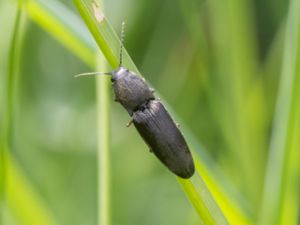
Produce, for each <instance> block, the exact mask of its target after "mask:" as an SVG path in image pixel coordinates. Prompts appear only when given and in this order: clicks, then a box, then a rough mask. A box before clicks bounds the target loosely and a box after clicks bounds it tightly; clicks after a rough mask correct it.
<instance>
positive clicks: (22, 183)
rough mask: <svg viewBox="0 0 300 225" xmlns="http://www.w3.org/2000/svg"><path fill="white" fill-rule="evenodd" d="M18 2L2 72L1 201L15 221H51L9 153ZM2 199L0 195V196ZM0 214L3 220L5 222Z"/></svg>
mask: <svg viewBox="0 0 300 225" xmlns="http://www.w3.org/2000/svg"><path fill="white" fill-rule="evenodd" d="M22 12H23V10H22V7H21V5H20V4H19V6H18V10H17V16H16V22H15V25H14V30H13V34H12V39H11V45H10V49H9V56H8V64H9V65H8V71H7V76H6V85H5V92H6V93H5V94H6V98H5V101H4V105H5V107H3V108H4V109H5V112H4V113H3V115H2V117H3V118H2V119H3V126H2V127H1V129H2V130H1V138H0V142H1V143H0V151H1V160H2V161H1V173H2V174H1V188H2V189H1V191H2V192H3V193H2V195H3V196H1V197H2V198H4V203H5V205H6V206H7V208H8V209H9V210H10V212H11V214H12V215H13V216H14V217H15V219H16V221H18V222H19V223H20V224H24V225H29V224H30V225H38V224H45V225H54V224H56V223H55V221H54V219H53V216H52V215H51V214H50V213H49V211H48V210H47V208H46V207H45V205H44V204H43V201H42V200H41V199H40V198H39V196H38V195H37V194H36V193H35V191H34V190H33V189H32V186H31V185H30V184H29V182H28V181H27V180H26V178H25V176H24V175H23V174H22V172H21V170H20V169H19V168H18V166H17V164H16V163H15V162H14V160H13V158H12V157H11V153H10V152H11V151H10V145H11V140H12V133H13V131H12V129H13V115H14V113H13V112H14V105H15V100H16V98H15V94H16V91H17V90H16V89H17V85H16V84H17V81H18V76H17V74H18V73H19V71H18V70H19V56H20V52H21V41H22V34H23V29H24V22H25V21H24V16H23V13H22ZM1 201H3V199H1ZM3 220H4V218H1V222H3V224H5V223H6V221H5V220H4V221H3Z"/></svg>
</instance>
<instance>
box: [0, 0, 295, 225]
mask: <svg viewBox="0 0 300 225" xmlns="http://www.w3.org/2000/svg"><path fill="white" fill-rule="evenodd" d="M32 1H34V0H32ZM22 2H23V3H28V2H30V1H29V0H28V1H27V0H24V1H22ZM47 2H48V3H47V5H49V7H52V9H54V11H55V12H56V13H57V14H54V15H52V16H53V18H54V19H57V20H59V17H69V18H71V19H70V21H72V23H73V24H68V26H73V25H74V26H75V27H77V26H78V27H80V30H78V32H77V33H74V34H73V35H74V36H75V37H76V38H78V40H84V41H87V42H85V45H86V46H89V50H87V51H84V50H83V48H82V47H81V46H80V45H76V46H75V45H73V44H74V43H73V42H72V41H70V40H69V39H65V40H64V44H62V43H61V41H59V40H57V39H56V38H55V35H53V32H61V33H62V35H64V32H68V30H61V29H57V30H53V29H52V28H53V27H55V24H48V26H43V25H41V24H43V22H45V21H46V20H45V21H42V19H41V17H39V16H38V15H36V17H34V16H32V13H30V12H29V11H28V10H32V11H31V12H33V11H34V10H35V9H34V8H26V7H24V8H23V14H22V21H23V22H22V32H21V35H20V37H19V38H20V44H19V51H18V52H19V54H18V57H17V58H16V59H15V60H16V61H15V71H16V76H15V78H14V80H13V82H14V85H13V89H9V88H8V86H7V79H8V71H9V68H8V65H9V51H10V46H11V41H12V34H13V30H14V21H15V17H16V12H17V10H16V9H17V1H13V0H9V1H0V27H1V32H0V75H1V76H0V127H1V133H0V135H1V139H0V140H1V143H0V144H1V145H0V147H1V149H0V150H1V155H0V156H1V158H0V159H1V161H0V169H1V174H0V175H1V182H2V181H3V179H2V175H3V172H4V171H5V170H4V171H3V169H8V168H10V170H11V171H13V172H12V173H8V174H10V176H12V178H14V179H16V180H17V181H18V182H15V183H10V184H11V185H14V187H16V186H17V187H18V188H20V189H21V190H22V191H23V192H22V193H23V195H22V193H21V194H20V196H21V195H22V196H27V197H28V198H25V199H24V198H18V197H15V198H14V199H13V202H14V203H15V205H2V206H3V207H2V209H1V214H0V215H1V216H0V219H1V220H2V221H4V224H5V225H16V224H29V222H28V221H31V220H30V219H32V218H29V217H31V214H30V213H26V212H27V211H25V209H26V203H27V204H28V205H31V206H32V207H33V208H34V207H36V208H39V209H40V211H37V212H36V213H38V214H39V216H36V218H33V221H35V223H37V224H42V223H39V222H38V221H39V220H44V223H43V224H74V225H77V224H78V225H81V224H85V225H89V224H96V223H97V195H98V193H97V153H96V148H97V147H96V145H97V144H96V143H97V140H96V137H97V134H96V132H97V127H96V124H97V123H96V120H97V117H96V115H97V109H96V99H95V93H96V92H95V82H94V79H93V78H91V79H84V80H80V79H73V75H75V74H78V73H81V72H86V71H91V70H92V69H93V68H91V67H90V66H91V65H92V63H88V62H90V59H91V58H92V57H93V56H94V55H95V52H96V51H97V48H96V47H95V46H96V44H95V42H94V40H93V39H92V37H91V36H90V34H89V32H88V30H87V29H86V28H85V27H84V25H83V24H81V21H80V19H79V16H78V14H77V12H76V10H75V7H74V5H73V2H72V1H71V0H64V1H61V2H56V1H53V0H47ZM290 2H297V0H291V1H284V0H276V1H271V0H262V1H260V0H223V1H216V0H175V1H174V0H163V1H162V0H144V1H138V0H122V1H120V0H110V1H106V2H105V3H104V4H105V7H106V12H107V13H106V16H107V18H109V20H110V21H111V22H112V26H113V27H114V28H115V30H120V25H121V22H122V21H126V38H125V46H126V49H127V51H128V52H129V54H130V55H131V57H132V58H133V61H134V62H135V64H136V65H137V66H138V69H139V71H141V73H142V74H143V76H144V77H145V78H146V80H148V81H149V82H150V83H151V84H152V85H153V86H154V87H155V89H156V90H158V91H159V93H160V95H161V96H162V97H163V98H164V100H165V101H166V102H167V103H168V105H170V106H172V108H173V110H174V111H175V112H176V114H177V115H178V117H179V118H180V119H181V121H182V123H183V126H184V127H187V128H188V129H189V130H190V132H191V134H192V136H193V137H195V138H196V140H197V142H198V143H201V145H202V146H203V149H202V150H203V151H205V153H206V154H207V155H208V156H209V157H210V158H211V159H210V160H209V161H208V160H207V162H209V164H208V165H206V166H208V167H210V168H214V170H216V171H222V173H221V174H222V181H220V183H221V184H222V183H223V184H224V189H225V186H226V188H228V186H229V187H230V188H231V191H232V192H236V193H238V194H237V195H236V196H242V197H241V199H240V201H239V202H240V203H241V204H242V205H240V206H239V207H240V208H241V209H243V210H245V212H246V214H247V215H249V217H250V218H251V220H253V221H254V222H253V223H254V224H257V223H258V222H257V221H259V220H260V221H268V224H270V225H273V224H274V225H275V224H289V225H290V224H292V225H296V224H299V223H300V222H299V221H297V220H299V218H300V217H299V199H300V198H299V189H300V188H299V170H300V168H299V167H300V166H299V164H300V163H298V162H295V161H294V160H292V159H290V158H289V157H291V156H290V155H288V156H287V155H285V154H284V152H283V155H282V157H283V158H284V157H286V158H287V160H285V161H284V160H282V161H281V160H278V161H276V162H278V163H279V164H280V165H279V166H280V168H283V170H282V171H283V174H284V175H282V180H281V182H282V183H281V184H282V185H279V184H278V183H277V184H276V185H277V186H274V188H278V190H279V192H277V194H276V196H274V198H276V199H277V200H278V201H277V203H276V204H278V205H276V206H278V207H279V208H280V207H281V206H282V209H283V210H282V211H283V213H281V212H280V213H277V211H276V210H278V208H276V209H275V210H274V211H272V210H271V213H269V214H268V215H267V216H265V215H262V212H265V211H266V210H265V209H262V208H261V205H262V204H261V203H262V201H263V199H264V205H266V206H268V204H270V202H268V198H266V197H265V196H264V193H266V191H267V192H268V191H270V190H271V189H270V188H269V189H268V186H266V188H265V191H264V183H265V180H270V178H269V179H268V177H267V178H265V174H267V175H268V176H275V175H276V174H272V162H271V163H270V161H272V157H269V155H271V154H272V150H273V149H272V148H270V142H271V137H273V136H274V134H273V132H274V126H273V124H276V123H280V122H274V118H275V119H277V120H280V119H281V117H280V116H277V117H274V114H275V109H276V107H275V105H276V104H278V102H277V97H278V93H281V92H280V91H279V87H281V86H282V85H279V83H280V80H281V78H280V77H286V76H289V75H290V76H291V77H293V76H294V77H295V79H294V81H293V83H292V84H291V86H290V88H287V89H290V90H297V89H300V84H299V76H300V75H299V74H300V73H299V69H298V67H297V66H295V65H296V64H295V65H294V64H293V63H291V64H289V63H288V61H289V59H290V60H296V62H297V59H298V60H299V51H300V50H299V46H298V45H299V41H298V40H299V37H298V36H297V34H298V32H299V28H300V27H299V21H298V20H299V18H298V16H297V14H300V8H299V4H298V5H297V4H296V3H294V5H293V7H290V8H294V10H291V9H289V4H290ZM58 4H59V5H60V4H62V5H63V6H65V8H66V9H65V10H62V9H63V8H61V7H57V5H58ZM37 12H40V13H41V15H42V16H43V15H44V14H43V12H42V11H39V10H37ZM73 18H74V19H73ZM287 18H289V20H288V19H287ZM287 20H288V22H287ZM297 25H298V27H297ZM287 27H288V29H287V31H286V28H287ZM47 28H48V29H47ZM297 28H298V30H297ZM51 29H52V30H51ZM291 29H292V30H291ZM70 30H71V29H70ZM288 31H289V32H288ZM51 32H52V34H51ZM287 39H288V40H291V41H286V40H287ZM284 40H285V41H284ZM297 43H298V45H297ZM289 44H290V45H292V47H291V46H288V45H289ZM287 49H288V50H287ZM293 51H295V52H296V53H294V52H293ZM283 52H285V53H283ZM81 53H82V54H81ZM289 57H291V58H289ZM283 58H285V61H284V60H283ZM95 59H96V58H95ZM283 61H284V62H285V64H284V66H285V67H286V69H285V70H283V72H281V70H282V69H281V68H282V62H283ZM288 68H290V70H292V71H289V72H286V71H288V70H289V69H288ZM291 79H292V78H291ZM293 93H294V95H293V97H291V98H289V97H288V98H287V101H289V100H290V101H291V102H292V106H293V107H294V108H293V107H291V109H292V110H291V111H288V112H287V113H286V114H283V121H284V119H287V120H288V121H292V122H287V123H292V125H291V126H288V128H287V129H290V130H288V131H287V132H284V135H286V136H285V137H282V136H279V138H283V142H285V141H287V143H286V145H287V146H286V149H298V150H299V140H297V137H298V136H299V135H300V134H299V132H300V131H299V130H300V129H299V127H300V122H299V121H300V120H299V114H300V113H299V110H300V109H299V108H300V107H299V91H298V92H297V91H294V92H293ZM9 94H12V95H13V98H12V100H11V101H12V102H9V103H7V101H6V99H7V95H9ZM288 96H289V95H288ZM297 96H298V97H297ZM112 99H113V96H112ZM8 105H10V107H11V109H12V111H9V113H10V115H9V118H12V124H11V132H10V133H9V137H10V138H9V140H3V134H4V133H5V132H6V131H5V127H4V128H3V124H7V123H9V121H7V120H9V119H8V115H6V113H5V112H7V107H8ZM278 107H280V105H279V106H278V105H277V108H278ZM287 110H290V109H287ZM289 112H291V114H289ZM111 114H112V115H111V117H112V121H111V127H112V131H111V141H112V142H111V143H112V148H111V152H110V153H111V162H110V164H111V172H112V184H111V190H110V192H111V195H112V203H111V209H112V212H111V213H112V215H113V217H112V224H116V225H117V224H122V225H126V224H130V225H134V224H143V225H153V224H174V225H182V224H199V223H200V222H199V219H198V217H197V214H196V213H195V210H194V209H193V207H192V206H191V205H190V204H189V202H188V201H187V200H186V199H185V197H184V195H183V194H182V190H181V189H180V186H179V185H178V182H177V181H176V179H174V177H173V176H171V175H170V173H169V171H167V170H166V169H165V168H164V167H163V166H162V165H161V164H160V162H159V161H158V160H157V159H156V158H155V157H153V156H152V154H149V152H148V147H147V146H146V145H145V143H144V142H143V141H142V139H141V138H139V136H138V134H137V132H136V131H135V129H134V128H133V127H130V128H127V127H126V126H125V124H126V123H127V122H128V121H129V119H130V118H129V116H128V115H127V113H126V112H125V111H124V109H123V108H122V107H120V106H119V105H118V104H112V109H111ZM297 115H298V116H297ZM290 118H291V120H290ZM283 123H284V122H283ZM284 125H285V123H284ZM284 125H283V127H285V126H284ZM276 129H278V128H276ZM277 132H278V131H277ZM289 135H290V136H289ZM187 139H190V136H189V134H187ZM273 142H274V140H272V143H273ZM5 143H6V144H7V145H4V144H5ZM4 147H5V149H4ZM269 150H270V152H269ZM4 151H5V153H4ZM291 152H292V153H291V154H293V155H292V156H299V154H298V155H297V151H296V150H293V151H291ZM295 152H296V153H295ZM7 153H8V154H9V155H10V156H9V157H5V160H4V158H3V156H4V154H7ZM194 154H196V155H197V156H198V154H197V152H195V153H194ZM199 155H201V154H200V153H199ZM10 158H11V160H10ZM5 162H6V163H5ZM4 163H5V164H4ZM273 163H274V162H273ZM285 163H287V165H285ZM267 164H268V166H267ZM273 166H274V165H273ZM266 168H268V170H269V171H268V173H266ZM284 168H287V169H286V170H285V169H284ZM282 171H281V172H282ZM286 171H287V172H286ZM218 174H220V173H219V172H218ZM289 175H292V179H291V177H289ZM4 178H5V177H4ZM4 180H6V178H5V179H4ZM284 182H286V183H284ZM285 184H286V185H285ZM0 185H1V186H2V188H1V189H0V191H1V196H4V197H5V198H7V199H8V198H10V197H11V198H13V197H14V196H16V195H15V194H14V191H16V190H15V189H13V188H11V189H9V190H8V189H6V190H5V188H4V189H3V183H0ZM9 187H10V186H9V185H7V188H9ZM282 187H283V188H282ZM281 188H282V189H281ZM287 191H288V192H287ZM3 192H4V194H3ZM16 193H20V192H17V191H16ZM274 193H276V192H274ZM10 194H11V195H10ZM281 202H282V205H280V204H281ZM16 208H18V209H19V210H14V209H16ZM23 208H24V210H22V209H23ZM272 213H273V214H278V215H277V216H279V218H276V219H275V217H272V216H274V215H272ZM29 214H30V216H29ZM282 214H283V215H282ZM268 217H271V218H273V220H276V221H275V222H274V221H272V219H270V218H268ZM24 218H26V219H24ZM285 218H289V221H288V223H286V221H285V220H284V219H285ZM46 220H47V221H46ZM270 221H272V222H270ZM268 224H264V225H268ZM30 225H32V223H31V224H30Z"/></svg>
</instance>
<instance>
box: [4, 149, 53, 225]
mask: <svg viewBox="0 0 300 225" xmlns="http://www.w3.org/2000/svg"><path fill="white" fill-rule="evenodd" d="M5 157H6V164H5V165H6V182H5V190H6V192H5V195H6V203H7V205H8V207H9V209H10V211H11V212H12V214H13V216H15V218H16V220H17V221H18V222H20V224H24V225H41V224H43V225H55V224H57V223H56V221H55V219H54V216H53V215H52V214H51V212H50V211H49V210H48V209H47V207H46V205H45V204H44V202H43V200H42V199H41V198H40V196H39V195H38V194H37V193H36V192H35V190H34V189H33V188H32V185H31V184H30V183H29V182H28V180H27V179H26V176H25V175H24V174H23V173H22V171H21V169H20V168H19V167H18V165H17V163H16V162H15V161H14V160H13V158H12V157H11V156H10V155H9V154H6V156H5Z"/></svg>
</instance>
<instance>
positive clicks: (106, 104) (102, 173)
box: [96, 1, 111, 225]
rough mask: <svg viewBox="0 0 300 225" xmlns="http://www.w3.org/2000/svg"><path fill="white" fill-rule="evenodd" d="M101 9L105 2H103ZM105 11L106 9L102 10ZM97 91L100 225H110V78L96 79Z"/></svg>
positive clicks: (101, 66)
mask: <svg viewBox="0 0 300 225" xmlns="http://www.w3.org/2000/svg"><path fill="white" fill-rule="evenodd" d="M100 3H101V7H103V2H102V1H101V2H100ZM102 10H104V8H102ZM98 56H99V57H96V59H97V62H98V67H97V71H101V70H103V71H108V66H107V62H106V60H105V58H104V56H103V55H102V53H99V54H98ZM96 79H97V80H96V91H97V118H98V126H97V129H98V138H97V141H98V211H99V213H98V224H99V225H110V224H111V218H110V216H111V215H110V211H111V210H110V205H111V204H110V182H111V174H110V154H109V153H110V143H111V141H110V130H111V129H110V121H111V113H110V108H111V107H110V102H111V96H110V88H111V82H110V77H107V76H98V77H97V78H96Z"/></svg>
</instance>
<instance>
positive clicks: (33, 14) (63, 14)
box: [23, 0, 96, 68]
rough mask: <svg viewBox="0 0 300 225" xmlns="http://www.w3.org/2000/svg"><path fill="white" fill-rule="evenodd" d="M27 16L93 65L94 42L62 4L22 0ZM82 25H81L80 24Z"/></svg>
mask: <svg viewBox="0 0 300 225" xmlns="http://www.w3.org/2000/svg"><path fill="white" fill-rule="evenodd" d="M23 1H24V3H25V4H24V6H25V7H26V11H27V14H28V15H29V17H30V18H31V19H32V20H33V21H35V22H36V23H37V24H39V25H40V26H41V27H43V28H44V29H45V30H46V31H47V32H48V33H49V34H51V35H53V37H54V38H57V35H55V34H59V41H60V42H62V43H63V44H64V46H66V47H67V48H68V49H69V50H70V51H71V52H73V53H74V54H75V55H76V56H78V57H79V58H80V59H82V61H83V62H85V63H86V64H87V65H89V66H91V67H92V68H94V67H95V64H93V63H94V59H95V55H96V52H95V44H94V42H93V41H92V40H91V39H90V38H89V36H86V32H82V30H84V27H81V25H82V24H81V23H80V21H78V18H77V17H76V16H75V15H74V14H73V13H72V12H70V10H68V9H67V8H66V7H65V6H64V5H63V4H60V3H59V2H56V1H47V0H23ZM82 26H83V25H82Z"/></svg>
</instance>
